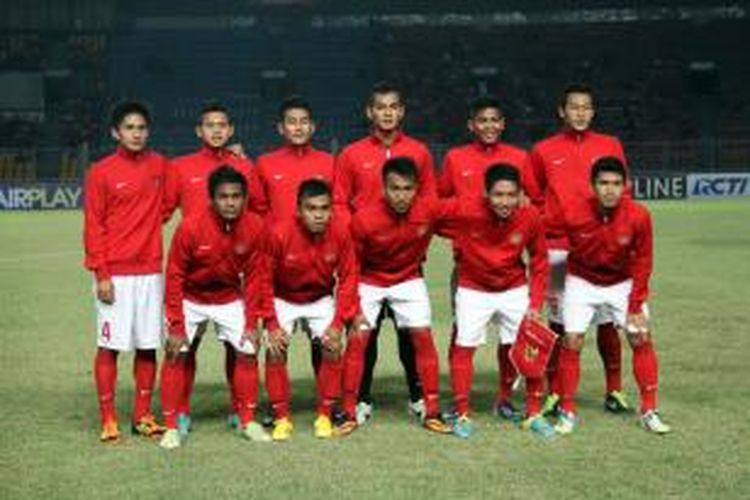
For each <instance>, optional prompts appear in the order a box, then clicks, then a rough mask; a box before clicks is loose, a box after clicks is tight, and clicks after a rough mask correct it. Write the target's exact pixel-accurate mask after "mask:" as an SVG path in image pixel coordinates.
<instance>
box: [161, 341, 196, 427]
mask: <svg viewBox="0 0 750 500" xmlns="http://www.w3.org/2000/svg"><path fill="white" fill-rule="evenodd" d="M189 356H190V355H189V354H188V355H187V356H185V357H182V356H178V357H177V359H173V360H164V362H163V363H162V365H161V411H162V414H163V415H164V425H166V426H167V428H168V429H176V428H177V414H178V413H179V410H178V408H179V407H180V404H181V402H182V400H183V398H184V396H185V390H184V386H185V385H186V380H185V378H186V375H187V370H186V368H187V366H188V359H189ZM189 398H190V394H188V399H189Z"/></svg>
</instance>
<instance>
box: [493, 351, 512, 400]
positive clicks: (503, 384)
mask: <svg viewBox="0 0 750 500" xmlns="http://www.w3.org/2000/svg"><path fill="white" fill-rule="evenodd" d="M511 347H512V344H499V345H498V346H497V373H498V376H497V396H496V397H495V399H496V400H497V402H500V401H510V398H511V396H512V395H513V382H515V381H516V377H517V376H518V372H517V371H516V367H515V365H514V364H513V362H512V361H511V360H510V348H511Z"/></svg>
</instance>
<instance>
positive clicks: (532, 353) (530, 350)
mask: <svg viewBox="0 0 750 500" xmlns="http://www.w3.org/2000/svg"><path fill="white" fill-rule="evenodd" d="M538 356H539V348H538V347H534V346H533V345H527V346H526V348H525V349H524V350H523V357H524V358H526V359H528V360H529V361H533V360H535V359H536V358H537V357H538Z"/></svg>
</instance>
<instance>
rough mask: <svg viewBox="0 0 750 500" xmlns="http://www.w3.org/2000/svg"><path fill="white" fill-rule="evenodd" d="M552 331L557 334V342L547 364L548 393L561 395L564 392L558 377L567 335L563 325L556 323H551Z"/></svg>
mask: <svg viewBox="0 0 750 500" xmlns="http://www.w3.org/2000/svg"><path fill="white" fill-rule="evenodd" d="M549 327H550V329H551V330H552V331H553V332H555V333H556V334H557V340H555V345H554V346H552V351H551V352H550V355H549V362H548V363H547V391H548V392H549V393H550V394H557V395H559V394H560V392H561V391H562V388H561V387H560V377H559V376H558V368H559V365H560V342H561V341H562V338H563V336H564V335H565V328H564V327H563V325H562V324H561V323H554V322H552V321H550V323H549Z"/></svg>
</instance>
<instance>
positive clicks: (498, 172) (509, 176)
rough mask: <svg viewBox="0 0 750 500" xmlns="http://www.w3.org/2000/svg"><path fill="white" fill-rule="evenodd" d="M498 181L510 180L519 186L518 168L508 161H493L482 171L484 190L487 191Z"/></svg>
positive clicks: (519, 175)
mask: <svg viewBox="0 0 750 500" xmlns="http://www.w3.org/2000/svg"><path fill="white" fill-rule="evenodd" d="M499 181H510V182H513V183H515V185H516V186H517V187H518V188H519V189H520V188H521V174H520V173H519V172H518V169H517V168H516V167H514V166H513V165H510V164H508V163H495V164H493V165H490V167H489V168H487V171H486V172H485V173H484V191H485V192H486V193H489V192H490V191H491V190H492V187H493V186H494V185H495V184H496V183H497V182H499Z"/></svg>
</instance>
